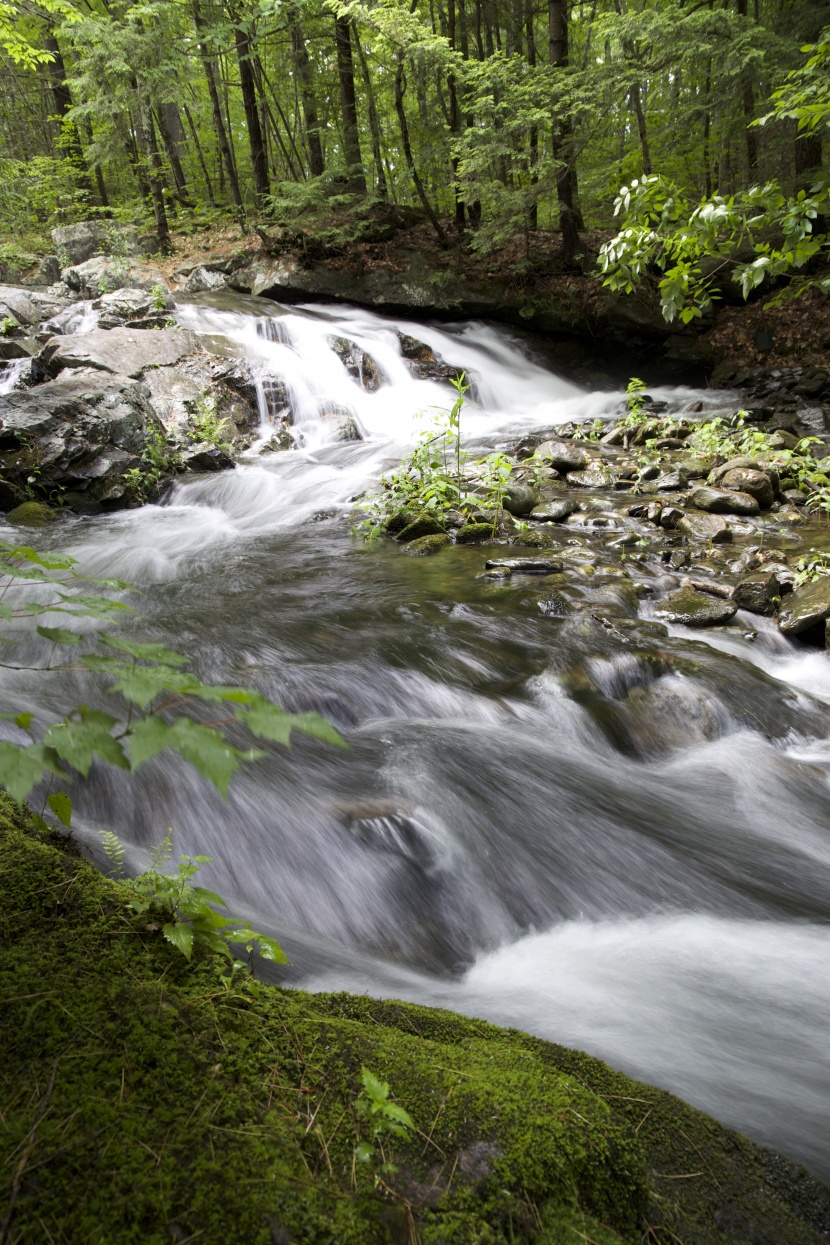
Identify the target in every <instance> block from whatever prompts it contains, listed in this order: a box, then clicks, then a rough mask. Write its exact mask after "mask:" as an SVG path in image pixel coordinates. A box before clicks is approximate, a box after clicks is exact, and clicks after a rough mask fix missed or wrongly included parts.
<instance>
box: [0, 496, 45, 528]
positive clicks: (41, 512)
mask: <svg viewBox="0 0 830 1245" xmlns="http://www.w3.org/2000/svg"><path fill="white" fill-rule="evenodd" d="M57 517H58V516H57V514H56V513H55V511H54V510H53V509H52V508H51V506H46V505H44V503H43V502H42V501H24V502H22V503H21V505H19V506H15V508H14V510H10V511H9V513H8V514H7V515H6V518H7V519H8V521H9V523H13V524H14V525H15V527H43V526H44V525H45V524H46V523H54V521H55V519H57Z"/></svg>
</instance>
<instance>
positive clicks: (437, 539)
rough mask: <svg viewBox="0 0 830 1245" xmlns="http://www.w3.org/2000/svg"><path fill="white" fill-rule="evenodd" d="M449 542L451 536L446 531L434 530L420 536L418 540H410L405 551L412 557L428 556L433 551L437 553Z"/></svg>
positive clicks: (404, 548) (405, 546)
mask: <svg viewBox="0 0 830 1245" xmlns="http://www.w3.org/2000/svg"><path fill="white" fill-rule="evenodd" d="M449 543H450V538H449V536H448V535H447V533H446V532H433V533H431V534H430V535H429V536H419V537H418V538H417V540H410V541H408V542H407V543H406V544H405V545H404V547H403V551H404V553H406V554H408V555H409V556H410V557H411V558H428V557H429V555H430V554H431V553H437V552H438V550H439V549H443V548H444V546H445V545H448V544H449Z"/></svg>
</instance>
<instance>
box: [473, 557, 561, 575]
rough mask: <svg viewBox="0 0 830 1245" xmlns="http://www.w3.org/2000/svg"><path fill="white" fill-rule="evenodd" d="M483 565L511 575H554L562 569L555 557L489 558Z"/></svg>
mask: <svg viewBox="0 0 830 1245" xmlns="http://www.w3.org/2000/svg"><path fill="white" fill-rule="evenodd" d="M484 565H485V567H486V569H487V570H488V571H509V572H510V574H511V575H512V574H521V575H555V574H557V573H558V572H559V571H561V570H562V563H561V562H558V561H557V560H556V559H555V558H490V559H489V560H488V561H487V562H485V564H484Z"/></svg>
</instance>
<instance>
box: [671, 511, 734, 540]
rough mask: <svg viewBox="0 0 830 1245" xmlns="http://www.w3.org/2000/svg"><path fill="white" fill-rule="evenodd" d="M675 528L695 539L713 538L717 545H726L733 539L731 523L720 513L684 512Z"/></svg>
mask: <svg viewBox="0 0 830 1245" xmlns="http://www.w3.org/2000/svg"><path fill="white" fill-rule="evenodd" d="M675 528H676V529H677V531H678V532H682V533H683V534H684V536H691V537H692V539H693V540H706V541H709V540H711V541H712V542H713V544H716V545H726V544H728V543H729V542H730V541H731V539H732V531H731V529H730V527H729V524H728V523H727V522H726V521H725V519H722V518H721V517H720V515H718V514H684V515H683V517H682V518H681V519H678V520H677V522H676V523H675Z"/></svg>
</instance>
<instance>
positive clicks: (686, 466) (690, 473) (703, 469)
mask: <svg viewBox="0 0 830 1245" xmlns="http://www.w3.org/2000/svg"><path fill="white" fill-rule="evenodd" d="M678 468H679V470H681V471H683V472H685V474H686V477H687V478H688V479H689V480H703V479H705V478H706V476H708V474H709V472H710V471H711V470H712V460H711V458H684V459H683V460H682V462H680V463H678Z"/></svg>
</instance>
